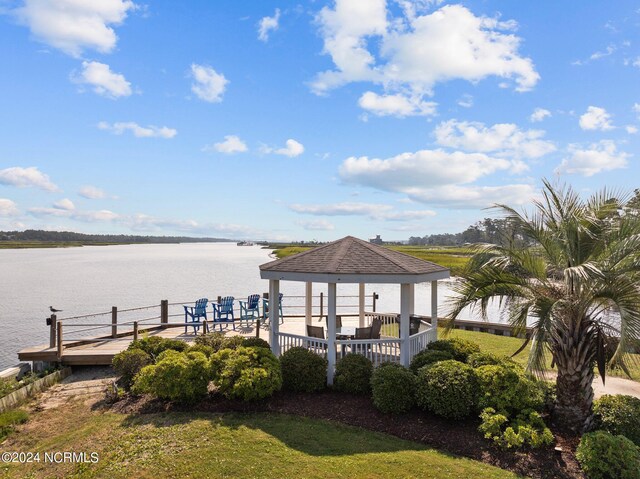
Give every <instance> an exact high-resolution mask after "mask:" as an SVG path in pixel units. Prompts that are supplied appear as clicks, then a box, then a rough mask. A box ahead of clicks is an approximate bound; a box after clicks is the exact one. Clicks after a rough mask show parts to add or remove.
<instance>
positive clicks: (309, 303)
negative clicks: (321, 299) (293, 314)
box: [304, 281, 313, 325]
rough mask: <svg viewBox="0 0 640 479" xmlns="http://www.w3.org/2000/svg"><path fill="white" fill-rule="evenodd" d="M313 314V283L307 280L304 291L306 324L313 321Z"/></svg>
mask: <svg viewBox="0 0 640 479" xmlns="http://www.w3.org/2000/svg"><path fill="white" fill-rule="evenodd" d="M312 314H313V283H312V282H311V281H307V283H306V285H305V292H304V324H306V325H309V324H311V323H312V319H311V318H312Z"/></svg>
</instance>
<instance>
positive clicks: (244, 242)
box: [236, 241, 255, 246]
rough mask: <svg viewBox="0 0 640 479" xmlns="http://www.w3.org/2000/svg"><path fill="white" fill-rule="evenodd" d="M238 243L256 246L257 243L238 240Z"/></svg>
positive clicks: (238, 244) (239, 244)
mask: <svg viewBox="0 0 640 479" xmlns="http://www.w3.org/2000/svg"><path fill="white" fill-rule="evenodd" d="M236 245H237V246H255V243H252V242H251V241H238V242H237V243H236Z"/></svg>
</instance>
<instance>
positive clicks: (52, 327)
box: [49, 314, 58, 348]
mask: <svg viewBox="0 0 640 479" xmlns="http://www.w3.org/2000/svg"><path fill="white" fill-rule="evenodd" d="M57 322H58V319H57V317H56V315H55V314H52V315H51V317H50V318H49V347H50V348H55V347H56V344H57V343H56V332H57V329H56V328H57Z"/></svg>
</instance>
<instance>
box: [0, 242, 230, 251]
mask: <svg viewBox="0 0 640 479" xmlns="http://www.w3.org/2000/svg"><path fill="white" fill-rule="evenodd" d="M233 242H234V241H233V240H216V241H212V240H203V241H148V242H133V241H132V242H123V243H115V242H114V243H110V242H80V241H63V242H59V241H0V250H3V249H41V248H47V249H51V248H79V247H82V246H124V245H151V244H187V243H233Z"/></svg>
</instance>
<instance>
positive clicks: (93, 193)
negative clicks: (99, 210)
mask: <svg viewBox="0 0 640 479" xmlns="http://www.w3.org/2000/svg"><path fill="white" fill-rule="evenodd" d="M78 194H79V195H80V196H82V197H83V198H87V199H89V200H99V199H102V198H106V196H107V194H106V193H105V192H104V191H103V190H101V189H100V188H96V187H95V186H91V185H86V186H83V187H82V188H80V190H79V191H78Z"/></svg>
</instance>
